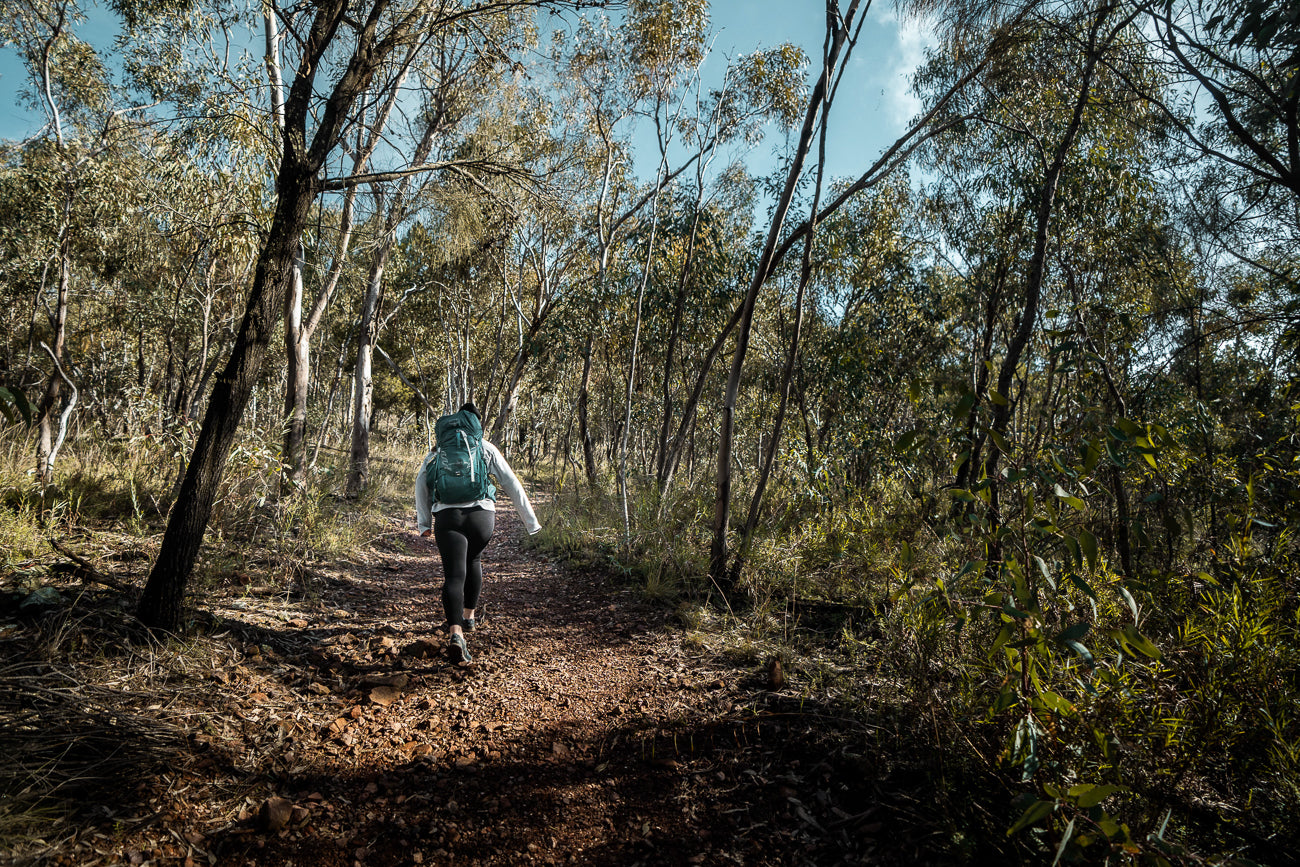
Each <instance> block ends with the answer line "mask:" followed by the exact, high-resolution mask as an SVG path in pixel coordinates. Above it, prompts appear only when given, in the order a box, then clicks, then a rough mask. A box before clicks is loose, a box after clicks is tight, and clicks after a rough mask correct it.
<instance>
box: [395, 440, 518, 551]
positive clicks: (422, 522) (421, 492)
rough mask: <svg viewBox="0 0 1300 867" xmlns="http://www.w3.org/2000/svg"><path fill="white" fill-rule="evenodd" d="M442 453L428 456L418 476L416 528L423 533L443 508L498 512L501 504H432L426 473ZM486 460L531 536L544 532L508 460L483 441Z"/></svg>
mask: <svg viewBox="0 0 1300 867" xmlns="http://www.w3.org/2000/svg"><path fill="white" fill-rule="evenodd" d="M437 453H438V450H437V449H434V450H433V451H431V452H429V453H428V454H427V455H425V456H424V461H423V462H421V464H420V469H419V470H418V471H417V472H416V474H415V526H416V529H417V530H418V531H419V532H421V533H423V532H424V531H425V530H427V529H429V527H430V526H431V525H432V517H433V516H432V513H433V512H436V511H438V510H439V509H468V508H472V507H474V506H478V507H480V508H483V509H488V510H490V511H493V512H495V511H496V508H497V504H496V503H495V502H493V501H492V500H478V501H476V502H473V503H434V502H431V499H432V496H431V493H430V491H429V485H428V483H427V482H426V480H425V472H426V471H427V468H428V466H429V462H430V461H432V460H433V456H434V455H436V454H437ZM483 461H484V462H485V463H486V464H487V471H488V474H489V475H493V476H496V478H497V483H498V484H499V485H500V486H501V489H502V490H503V491H505V492H506V494H507V495H508V496H509V497H510V502H512V503H514V504H515V511H516V512H518V513H519V517H520V518H522V519H523V521H524V529H526V530H527V531H528V535H530V536H531V535H532V534H534V533H536V532H537V531H538V530H540V529H542V525H541V524H540V523H538V521H537V516H536V515H535V514H533V505H532V503H530V502H528V494H526V493H524V487H523V485H521V484H519V479H517V478H516V477H515V474H514V471H512V470H511V469H510V465H509V464H508V463H506V459H505V457H503V456H502V454H501V452H500V451H499V450H498V449H497V447H496V446H494V445H492V443H490V442H488V441H487V440H483Z"/></svg>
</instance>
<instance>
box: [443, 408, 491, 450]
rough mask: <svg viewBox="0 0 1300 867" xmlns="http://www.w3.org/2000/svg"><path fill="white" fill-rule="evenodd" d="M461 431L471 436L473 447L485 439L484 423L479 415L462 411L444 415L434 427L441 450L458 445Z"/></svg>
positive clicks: (465, 410)
mask: <svg viewBox="0 0 1300 867" xmlns="http://www.w3.org/2000/svg"><path fill="white" fill-rule="evenodd" d="M461 431H463V432H464V433H465V434H466V435H467V436H469V438H470V443H471V444H472V445H477V444H478V441H479V440H481V439H483V422H481V421H479V418H478V413H476V412H470V411H469V410H467V409H462V410H461V411H460V412H453V413H452V414H451V415H444V416H443V417H442V418H440V419H438V421H437V422H435V423H434V426H433V435H434V439H436V440H437V442H438V447H439V448H445V447H448V446H453V445H455V444H456V443H458V442H459V436H458V433H459V432H461Z"/></svg>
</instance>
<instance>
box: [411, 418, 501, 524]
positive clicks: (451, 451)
mask: <svg viewBox="0 0 1300 867" xmlns="http://www.w3.org/2000/svg"><path fill="white" fill-rule="evenodd" d="M433 432H434V436H435V437H436V438H437V442H438V450H437V451H436V452H435V453H434V457H433V460H431V461H429V465H428V467H427V468H426V469H425V471H424V473H425V475H424V479H425V482H426V483H427V484H428V485H429V493H430V494H431V495H432V499H433V502H435V503H474V502H477V501H479V500H495V499H496V495H497V489H496V487H495V486H494V485H493V484H492V480H491V479H489V478H488V472H487V460H486V459H485V458H484V457H483V424H482V423H481V422H480V421H479V420H478V416H477V415H475V414H474V413H472V412H470V411H469V410H461V411H460V412H455V413H452V414H451V415H444V416H443V417H442V418H440V419H438V422H437V424H435V425H434V426H433Z"/></svg>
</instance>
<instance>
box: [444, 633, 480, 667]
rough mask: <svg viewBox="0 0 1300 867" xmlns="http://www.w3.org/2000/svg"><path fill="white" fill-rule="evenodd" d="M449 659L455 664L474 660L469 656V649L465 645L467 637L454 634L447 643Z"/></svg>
mask: <svg viewBox="0 0 1300 867" xmlns="http://www.w3.org/2000/svg"><path fill="white" fill-rule="evenodd" d="M447 658H448V659H450V660H451V661H452V662H453V663H456V662H469V661H470V660H471V659H473V658H474V657H472V656H470V655H469V648H468V647H467V646H466V645H465V636H463V635H457V634H455V633H453V634H452V636H451V639H450V640H449V641H448V642H447Z"/></svg>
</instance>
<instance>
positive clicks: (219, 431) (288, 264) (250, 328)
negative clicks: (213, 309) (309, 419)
mask: <svg viewBox="0 0 1300 867" xmlns="http://www.w3.org/2000/svg"><path fill="white" fill-rule="evenodd" d="M535 5H538V4H536V3H532V2H524V0H519V2H507V3H500V2H493V3H468V4H455V5H452V4H444V3H438V2H434V0H412V2H401V0H370V2H366V3H363V4H361V5H360V6H358V5H357V4H356V3H353V2H347V0H323V2H320V3H316V4H314V5H313V6H311V7H310V8H305V7H295V8H294V9H292V10H286V11H285V14H284V17H283V18H282V23H283V25H284V29H286V30H288V31H291V32H292V33H293V38H292V39H291V40H286V43H285V44H286V46H290V48H289V54H290V56H291V58H292V61H291V63H286V66H292V68H293V69H294V72H293V74H292V83H291V84H290V86H289V89H288V92H287V94H286V96H285V101H284V136H283V140H282V145H281V157H280V162H279V166H278V169H277V171H276V174H275V184H274V188H275V202H274V208H273V215H272V217H271V219H270V221H269V224H268V226H267V229H266V234H265V236H264V240H263V243H262V247H261V251H260V254H259V258H258V263H257V267H256V269H255V271H254V275H253V278H252V281H251V284H250V286H249V290H248V296H247V300H246V304H245V312H244V317H243V320H242V322H241V324H240V328H239V332H238V335H237V337H236V340H235V343H234V346H233V347H232V349H231V353H230V357H229V360H228V362H227V364H226V366H225V368H224V370H223V372H222V373H221V375H220V376H218V378H217V379H216V381H215V383H214V385H213V388H212V394H211V397H210V399H209V402H208V406H207V411H206V413H205V416H204V419H203V423H202V426H201V428H200V431H199V436H198V440H197V442H196V444H195V447H194V452H193V454H192V456H191V458H190V461H189V464H188V467H187V470H186V475H185V479H184V481H183V482H182V483H181V487H180V491H179V493H178V497H177V502H176V505H175V507H174V508H173V510H172V513H171V518H170V520H169V521H168V526H167V530H166V533H165V534H164V537H163V542H162V546H161V548H160V550H159V554H158V558H157V560H156V561H155V562H154V566H153V569H152V571H151V573H150V576H149V581H148V583H147V584H146V586H145V590H144V592H143V594H142V595H141V599H140V604H139V613H140V616H141V619H142V620H143V621H144V622H145V623H146V624H148V625H149V626H151V627H155V628H161V629H176V628H177V627H179V626H180V625H181V619H182V603H183V599H184V593H185V585H186V583H187V580H188V578H189V575H190V572H191V571H192V569H193V565H194V562H195V559H196V557H197V555H198V551H199V547H200V545H201V543H202V538H203V532H204V529H205V528H206V526H207V523H208V518H209V516H210V514H211V510H212V506H213V503H214V501H215V499H216V494H217V487H218V485H219V483H220V479H221V476H222V472H223V469H224V464H225V461H226V458H227V456H228V455H229V452H230V449H231V448H232V446H233V444H234V440H235V436H236V433H237V430H238V427H239V422H240V419H241V418H242V416H243V412H244V409H245V407H246V406H247V404H248V401H249V399H250V397H251V396H252V393H253V389H254V387H255V385H256V382H257V379H258V376H259V374H260V371H261V367H262V363H263V359H264V358H265V354H266V350H267V346H268V344H269V342H270V340H271V337H272V335H273V333H274V330H275V328H276V326H277V324H278V322H279V319H280V317H281V314H282V312H283V304H284V296H285V293H286V291H287V289H288V284H289V281H290V280H291V279H292V274H293V266H294V260H295V257H296V256H297V251H298V244H299V239H300V238H301V236H302V232H303V229H304V228H305V227H306V225H307V223H308V220H309V218H310V213H311V208H312V206H313V204H314V203H315V201H316V199H317V197H318V196H319V195H320V194H321V193H322V192H324V191H325V190H326V189H329V188H331V187H336V188H342V187H345V186H347V185H348V184H350V183H365V182H372V181H383V180H387V179H389V177H396V176H398V175H400V174H402V173H405V172H415V171H427V170H431V169H432V168H434V166H432V165H409V164H408V165H405V166H402V167H400V168H395V169H394V170H393V172H394V174H392V175H391V176H382V175H378V174H375V173H369V174H368V175H363V176H361V177H354V178H349V179H333V180H331V179H328V178H326V177H324V175H323V171H324V169H325V168H326V166H327V165H328V164H329V162H330V159H331V157H332V155H333V154H334V153H335V152H336V149H337V148H338V147H339V146H340V145H341V143H342V142H343V140H344V136H345V135H346V134H347V132H348V130H349V128H350V127H351V124H352V122H353V121H354V120H355V118H356V113H357V108H358V103H359V101H361V100H363V99H366V98H379V99H382V94H375V93H374V91H373V88H374V86H376V85H380V86H384V85H391V84H393V83H394V81H395V78H394V77H393V76H391V75H388V76H382V75H381V72H382V70H384V68H385V66H386V65H387V64H389V63H390V61H391V60H392V59H393V58H394V57H400V56H402V52H403V51H404V50H405V48H406V47H407V46H409V45H411V44H412V43H423V42H427V41H428V40H429V39H430V38H431V36H432V34H434V33H437V32H438V31H440V30H443V29H446V28H454V27H457V26H472V25H474V24H476V23H477V22H478V20H480V19H481V18H483V17H485V16H493V15H496V14H499V12H500V11H501V10H502V9H503V7H509V8H524V7H527V6H535ZM367 94H370V96H369V97H367Z"/></svg>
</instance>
